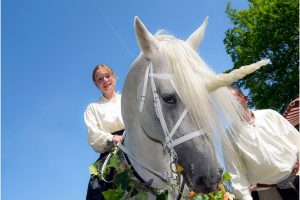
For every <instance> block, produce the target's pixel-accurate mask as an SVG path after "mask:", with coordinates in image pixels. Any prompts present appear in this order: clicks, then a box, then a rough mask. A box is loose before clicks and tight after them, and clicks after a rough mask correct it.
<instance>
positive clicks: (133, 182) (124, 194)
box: [89, 147, 234, 200]
mask: <svg viewBox="0 0 300 200" xmlns="http://www.w3.org/2000/svg"><path fill="white" fill-rule="evenodd" d="M103 163H104V159H102V160H99V161H97V162H95V163H93V164H92V165H91V166H90V167H89V172H90V174H92V176H93V178H99V179H100V180H103V177H106V176H107V175H108V174H109V172H110V170H112V169H113V170H115V172H114V176H113V180H112V182H113V185H114V188H113V189H108V190H107V191H103V192H102V194H103V196H104V198H105V199H106V200H119V199H133V200H147V199H148V193H147V192H149V191H152V192H153V190H154V189H150V188H149V187H147V186H146V185H145V184H141V182H140V181H138V180H137V179H136V178H134V175H133V173H132V171H131V166H130V165H129V164H128V163H127V162H125V161H124V160H123V159H122V157H121V153H120V152H119V148H118V147H113V149H112V156H111V157H110V159H109V161H108V163H107V165H106V166H105V167H104V170H103V173H102V174H101V172H100V169H101V168H102V166H103ZM181 171H182V170H181ZM230 179H231V177H230V175H229V174H228V173H225V174H224V175H223V177H222V184H220V187H219V189H218V191H216V192H211V193H209V194H196V193H194V192H190V193H189V197H187V198H189V199H190V200H233V198H234V196H233V195H232V194H230V193H228V192H227V190H226V189H225V187H224V184H223V183H224V182H226V181H228V180H230ZM154 192H155V193H157V194H158V195H157V197H156V199H157V200H167V199H168V191H164V190H158V189H157V190H155V191H154Z"/></svg>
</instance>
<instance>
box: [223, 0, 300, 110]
mask: <svg viewBox="0 0 300 200" xmlns="http://www.w3.org/2000/svg"><path fill="white" fill-rule="evenodd" d="M248 2H249V8H248V9H247V10H239V11H238V10H237V9H234V8H232V7H231V4H230V3H228V5H227V8H226V13H227V15H228V17H229V19H230V20H231V22H232V24H233V27H232V28H230V29H228V30H227V31H226V37H225V39H224V44H225V46H226V51H227V53H228V54H229V55H230V56H231V58H232V61H233V63H234V67H233V68H232V69H235V68H238V67H239V66H243V65H248V64H251V63H254V62H256V61H259V60H261V59H270V60H271V64H269V65H267V66H264V67H262V68H261V69H260V70H258V71H256V72H255V73H253V74H251V75H248V76H246V77H245V78H244V79H241V80H239V81H237V82H236V83H235V84H236V85H237V86H239V87H241V88H243V89H249V96H248V97H249V106H250V107H256V108H258V109H262V108H272V109H275V110H277V111H279V112H283V111H284V109H285V108H286V106H287V104H288V103H290V102H291V101H292V100H293V99H295V98H296V97H298V96H299V85H298V83H299V0H284V1H283V0H248Z"/></svg>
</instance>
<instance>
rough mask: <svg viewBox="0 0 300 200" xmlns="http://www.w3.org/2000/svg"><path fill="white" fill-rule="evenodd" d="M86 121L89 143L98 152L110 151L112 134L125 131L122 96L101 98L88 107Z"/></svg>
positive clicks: (85, 114) (85, 113)
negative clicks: (109, 98)
mask: <svg viewBox="0 0 300 200" xmlns="http://www.w3.org/2000/svg"><path fill="white" fill-rule="evenodd" d="M84 121H85V124H86V126H87V130H88V142H89V144H90V145H91V146H92V147H93V149H94V150H95V151H96V152H99V153H104V152H106V151H108V150H109V147H108V146H110V145H108V143H109V142H111V141H112V138H113V135H112V134H111V133H113V132H116V131H119V130H122V129H124V123H123V119H122V115H121V95H120V94H117V95H116V96H115V97H114V98H113V99H111V100H108V99H106V98H105V97H101V98H100V99H99V101H97V102H94V103H91V104H89V105H88V107H87V109H86V111H85V112H84Z"/></svg>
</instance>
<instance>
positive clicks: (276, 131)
mask: <svg viewBox="0 0 300 200" xmlns="http://www.w3.org/2000/svg"><path fill="white" fill-rule="evenodd" d="M252 112H253V114H254V117H255V119H254V124H252V125H250V124H247V125H246V126H245V131H243V132H242V133H241V134H240V138H239V140H238V141H236V145H237V148H238V152H239V155H240V156H241V159H242V161H243V164H244V166H242V167H243V169H238V167H237V166H234V165H233V164H232V163H231V162H230V161H227V162H226V161H225V162H226V167H227V170H228V171H229V172H230V174H231V176H232V186H233V189H234V191H235V194H236V196H237V197H238V198H239V199H243V200H248V199H252V197H251V193H250V190H249V186H250V185H255V184H256V183H262V184H276V183H278V182H280V181H282V180H284V179H286V178H287V177H289V175H290V173H291V171H292V169H293V167H294V165H295V163H296V161H297V159H299V152H300V151H299V147H300V134H299V132H298V131H297V130H296V129H295V128H294V127H293V126H292V125H291V124H290V123H289V122H288V121H287V120H286V119H285V118H283V117H282V116H281V115H280V114H279V113H277V112H276V111H274V110H270V109H266V110H258V111H252ZM225 160H226V159H225Z"/></svg>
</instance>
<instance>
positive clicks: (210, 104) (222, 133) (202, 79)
mask: <svg viewBox="0 0 300 200" xmlns="http://www.w3.org/2000/svg"><path fill="white" fill-rule="evenodd" d="M155 37H156V39H157V40H158V41H159V42H160V45H161V52H162V54H163V55H164V56H165V57H166V59H167V61H168V64H169V67H170V68H171V69H170V70H171V73H172V75H173V76H172V84H173V86H174V87H175V90H176V92H177V94H178V96H179V97H180V98H181V100H182V101H183V103H184V104H185V105H186V107H187V108H188V110H189V114H190V115H191V117H192V119H193V120H194V121H195V123H196V124H197V125H198V127H199V128H201V129H205V130H207V131H208V133H211V137H213V138H214V142H215V144H216V148H217V150H218V151H223V152H224V153H225V154H226V156H227V158H229V159H231V160H232V162H235V163H236V164H237V166H240V160H237V159H236V158H237V156H235V155H236V153H237V152H234V150H233V148H232V144H231V142H230V140H229V138H228V136H230V137H235V138H236V137H237V136H238V134H239V132H240V130H241V128H242V123H243V120H242V119H245V116H246V114H245V112H244V109H242V107H241V105H240V103H239V102H237V100H236V99H235V98H234V97H233V96H232V95H231V94H230V92H229V90H228V89H227V88H226V87H223V88H219V89H217V90H215V91H214V92H209V91H208V90H207V88H206V86H205V85H206V83H207V81H208V80H209V79H210V78H211V77H213V76H215V73H214V72H213V71H212V70H211V69H210V68H209V67H208V66H207V64H206V63H205V62H204V61H203V60H202V59H201V57H200V56H199V55H198V54H197V52H196V51H195V50H193V49H192V48H191V47H190V45H188V44H187V43H186V42H184V41H182V40H178V39H176V38H174V37H173V36H170V35H165V34H163V35H162V34H156V35H155ZM220 141H222V142H220ZM221 143H222V144H221ZM222 146H223V147H222Z"/></svg>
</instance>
